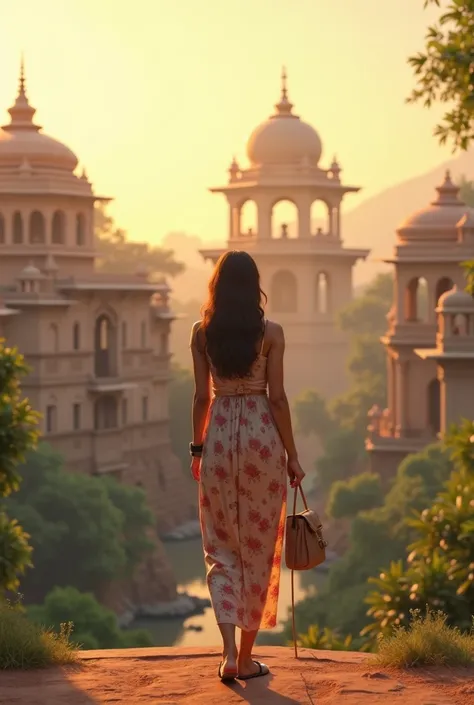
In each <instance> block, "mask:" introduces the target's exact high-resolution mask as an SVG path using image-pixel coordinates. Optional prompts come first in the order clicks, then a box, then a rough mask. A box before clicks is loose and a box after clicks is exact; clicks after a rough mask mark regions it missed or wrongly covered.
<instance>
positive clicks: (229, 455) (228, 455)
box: [227, 448, 232, 461]
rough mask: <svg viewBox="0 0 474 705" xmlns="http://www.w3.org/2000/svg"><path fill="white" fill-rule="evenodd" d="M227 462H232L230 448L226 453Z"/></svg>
mask: <svg viewBox="0 0 474 705" xmlns="http://www.w3.org/2000/svg"><path fill="white" fill-rule="evenodd" d="M227 460H230V461H231V460H232V448H229V450H228V451H227Z"/></svg>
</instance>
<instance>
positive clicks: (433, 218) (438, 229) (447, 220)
mask: <svg viewBox="0 0 474 705" xmlns="http://www.w3.org/2000/svg"><path fill="white" fill-rule="evenodd" d="M436 190H437V192H438V196H437V198H436V199H435V200H434V201H433V202H432V203H431V204H430V205H428V206H427V207H426V208H422V209H420V210H419V211H416V212H415V213H413V214H412V215H411V216H409V217H408V218H407V219H406V220H405V221H404V222H403V223H402V224H401V225H400V226H399V227H398V229H397V234H398V237H399V239H400V240H402V241H412V240H452V241H456V240H457V239H458V224H459V221H460V220H461V219H462V218H463V216H464V215H466V213H469V211H470V209H469V207H468V206H466V204H465V203H463V202H462V201H461V199H460V198H459V195H458V194H459V188H458V186H456V185H455V184H453V182H452V181H451V176H450V174H449V172H446V176H445V180H444V183H443V184H442V185H441V186H438V187H437V189H436Z"/></svg>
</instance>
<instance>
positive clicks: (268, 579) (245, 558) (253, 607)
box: [199, 395, 287, 631]
mask: <svg viewBox="0 0 474 705" xmlns="http://www.w3.org/2000/svg"><path fill="white" fill-rule="evenodd" d="M286 492H287V474H286V458H285V452H284V447H283V444H282V441H281V438H280V436H279V434H278V431H277V429H276V427H275V424H274V421H273V418H272V415H271V413H270V409H269V405H268V399H267V397H266V396H263V395H255V396H222V397H216V398H214V400H213V402H212V406H211V409H210V416H209V422H208V426H207V431H206V436H205V440H204V448H203V456H202V462H201V477H200V491H199V495H200V520H201V530H202V538H203V548H204V557H205V562H206V569H207V584H208V587H209V592H210V595H211V602H212V606H213V608H214V612H215V614H216V619H217V622H218V624H222V623H231V624H235V625H236V626H237V627H239V628H240V629H243V630H245V631H253V630H257V629H270V628H271V627H274V626H275V625H276V623H277V607H278V593H279V585H280V567H281V555H282V546H283V535H284V529H285V513H286Z"/></svg>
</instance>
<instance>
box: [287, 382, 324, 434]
mask: <svg viewBox="0 0 474 705" xmlns="http://www.w3.org/2000/svg"><path fill="white" fill-rule="evenodd" d="M293 413H294V415H295V419H296V424H295V430H296V431H297V432H298V433H301V434H302V435H304V436H309V435H310V434H311V433H314V434H315V435H316V436H318V438H321V439H324V438H325V437H326V436H327V435H328V434H329V433H331V432H332V431H333V430H334V422H333V420H332V419H331V417H330V416H329V413H328V410H327V406H326V400H325V399H324V397H323V396H321V394H320V393H319V392H316V391H314V390H313V389H307V390H306V391H304V392H302V393H301V394H300V395H299V396H298V397H296V399H295V401H294V403H293Z"/></svg>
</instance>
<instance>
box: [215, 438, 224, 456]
mask: <svg viewBox="0 0 474 705" xmlns="http://www.w3.org/2000/svg"><path fill="white" fill-rule="evenodd" d="M223 452H224V446H223V444H222V441H216V442H215V443H214V453H215V454H216V455H222V453H223Z"/></svg>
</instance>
